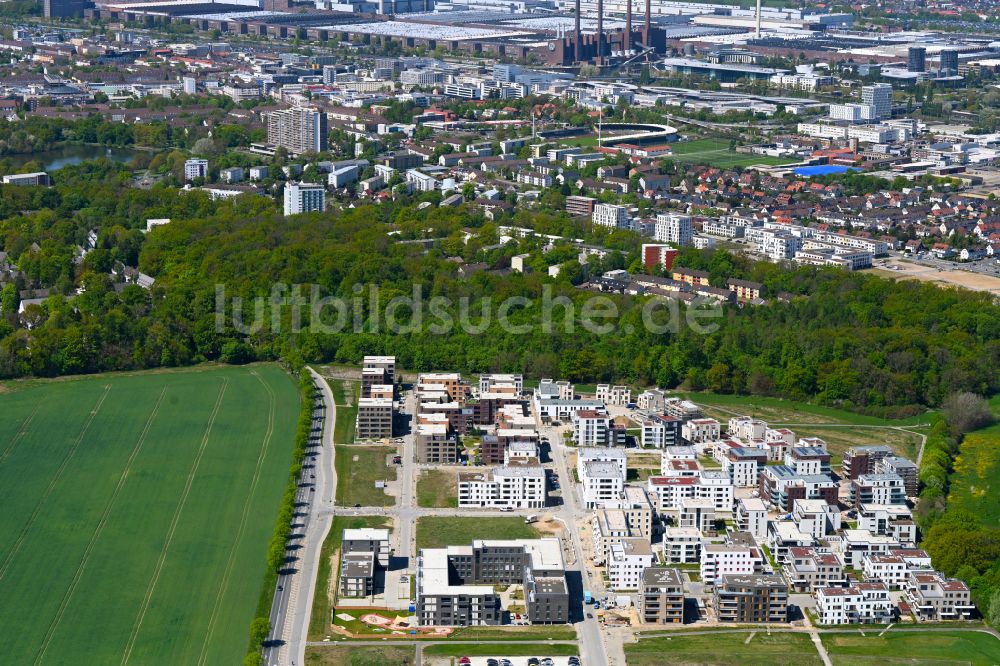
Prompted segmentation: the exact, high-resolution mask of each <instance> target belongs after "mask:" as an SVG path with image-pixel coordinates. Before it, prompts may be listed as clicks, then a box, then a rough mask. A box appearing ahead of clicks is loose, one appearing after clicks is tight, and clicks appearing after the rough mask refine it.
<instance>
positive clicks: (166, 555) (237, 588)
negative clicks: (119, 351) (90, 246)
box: [0, 365, 299, 665]
mask: <svg viewBox="0 0 1000 666" xmlns="http://www.w3.org/2000/svg"><path fill="white" fill-rule="evenodd" d="M298 403H299V397H298V390H297V386H296V383H295V382H294V381H293V380H292V378H291V377H289V376H288V375H286V374H285V373H284V372H282V371H281V370H280V369H279V368H278V367H277V366H273V365H255V366H248V367H239V368H233V367H226V368H210V369H209V368H197V369H193V370H185V371H176V372H157V373H137V374H122V375H102V376H97V377H88V378H82V379H67V380H57V381H33V382H25V383H8V384H3V385H0V507H2V510H0V600H2V601H0V626H2V627H4V629H5V631H6V633H7V636H8V638H7V640H6V645H7V647H6V654H5V661H6V662H8V663H13V664H55V663H89V664H142V665H145V664H206V665H210V664H238V663H242V661H243V655H244V653H245V651H246V648H247V645H248V641H249V626H250V621H251V620H252V619H253V616H254V611H255V609H256V606H257V602H258V598H259V595H260V591H261V586H262V581H263V577H264V574H265V570H266V562H265V551H266V548H267V541H268V539H269V538H270V535H271V532H272V529H273V527H274V521H275V519H276V517H277V511H278V505H279V503H280V500H281V496H282V493H283V490H284V486H285V482H286V481H287V478H288V469H289V465H290V463H291V451H292V445H293V437H294V434H295V426H296V420H297V417H298Z"/></svg>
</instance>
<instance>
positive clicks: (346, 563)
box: [340, 528, 389, 598]
mask: <svg viewBox="0 0 1000 666" xmlns="http://www.w3.org/2000/svg"><path fill="white" fill-rule="evenodd" d="M388 566H389V530H387V529H375V528H363V529H347V530H344V534H343V540H342V542H341V558H340V595H341V596H343V597H352V598H360V597H368V596H371V595H373V594H375V592H376V590H378V589H379V588H381V587H383V586H384V579H385V570H386V568H388Z"/></svg>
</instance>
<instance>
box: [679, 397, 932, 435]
mask: <svg viewBox="0 0 1000 666" xmlns="http://www.w3.org/2000/svg"><path fill="white" fill-rule="evenodd" d="M677 395H679V396H681V397H683V398H685V399H687V400H691V401H692V402H695V403H697V404H699V405H702V406H706V407H710V408H713V410H714V411H715V412H716V413H718V414H719V416H720V417H722V418H724V419H725V420H727V421H728V420H729V417H730V416H737V415H739V416H753V417H755V418H760V419H763V420H765V421H767V422H768V423H769V424H770V425H772V426H781V425H784V424H794V425H801V424H810V425H813V424H815V425H817V426H819V425H824V424H831V423H833V424H846V425H869V426H903V427H907V426H914V425H919V424H922V423H927V422H928V419H929V418H930V412H927V413H924V414H918V415H917V416H911V417H908V418H905V419H882V418H879V417H877V416H868V415H865V414H857V413H855V412H849V411H847V410H843V409H837V408H835V407H824V406H822V405H813V404H810V403H808V402H801V401H797V400H785V399H783V398H770V397H767V396H758V395H728V394H723V393H708V392H702V391H695V392H678V393H677ZM716 418H718V417H716Z"/></svg>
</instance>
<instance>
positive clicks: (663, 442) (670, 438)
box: [641, 414, 681, 450]
mask: <svg viewBox="0 0 1000 666" xmlns="http://www.w3.org/2000/svg"><path fill="white" fill-rule="evenodd" d="M680 434H681V420H680V419H678V418H675V417H673V416H667V415H666V414H652V415H650V416H647V417H646V418H644V419H643V420H642V437H641V441H642V447H643V448H646V449H664V450H667V449H670V448H677V444H679V443H680Z"/></svg>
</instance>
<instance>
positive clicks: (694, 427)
mask: <svg viewBox="0 0 1000 666" xmlns="http://www.w3.org/2000/svg"><path fill="white" fill-rule="evenodd" d="M720 433H721V428H720V427H719V422H718V421H716V420H715V419H691V420H690V421H686V422H685V423H684V424H683V425H682V426H681V438H682V439H683V440H684V441H686V442H687V443H689V444H701V443H705V442H714V441H716V440H717V439H719V434H720Z"/></svg>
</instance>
